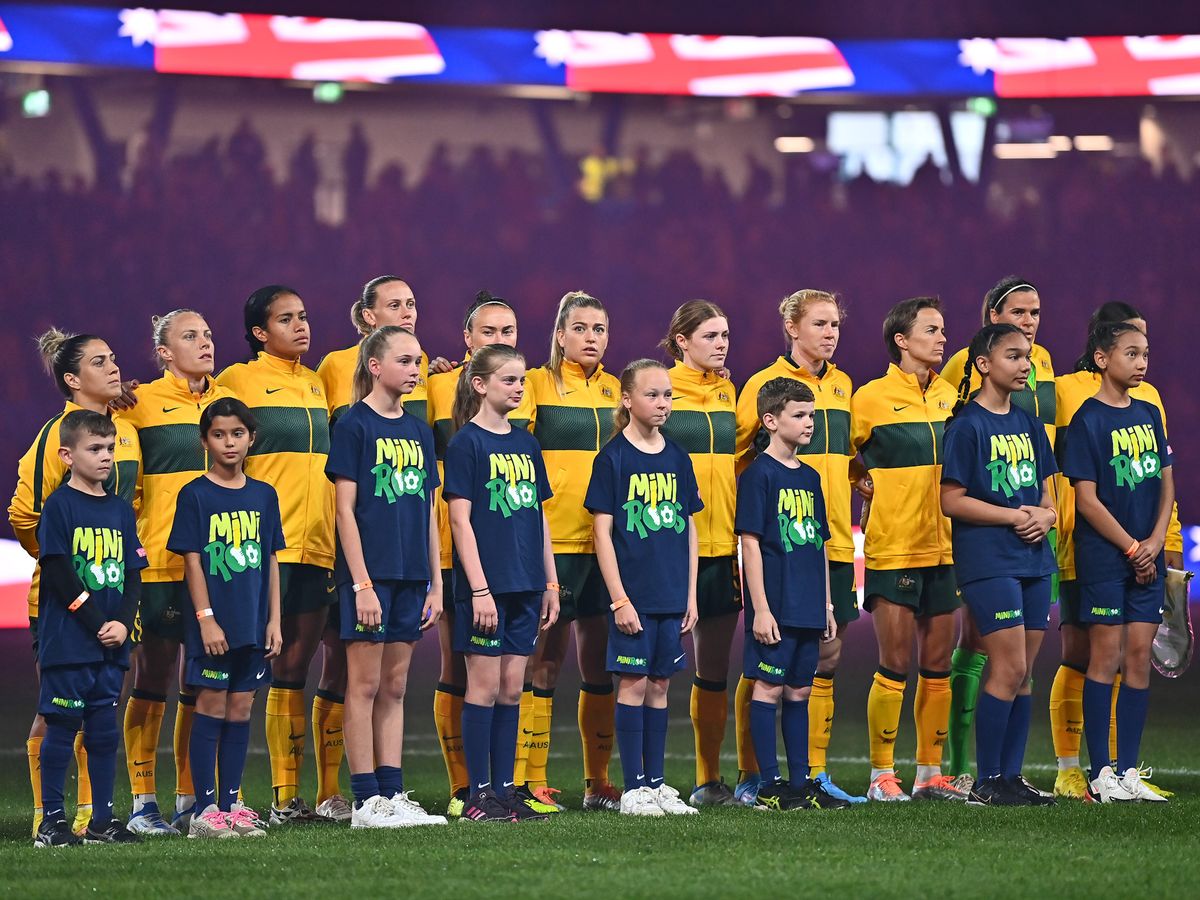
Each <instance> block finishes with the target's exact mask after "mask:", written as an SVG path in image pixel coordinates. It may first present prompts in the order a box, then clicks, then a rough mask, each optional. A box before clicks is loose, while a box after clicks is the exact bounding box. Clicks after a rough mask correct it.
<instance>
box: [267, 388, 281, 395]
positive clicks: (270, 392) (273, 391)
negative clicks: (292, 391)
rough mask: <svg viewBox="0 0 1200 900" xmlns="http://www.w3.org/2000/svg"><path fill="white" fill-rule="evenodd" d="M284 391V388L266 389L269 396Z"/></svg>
mask: <svg viewBox="0 0 1200 900" xmlns="http://www.w3.org/2000/svg"><path fill="white" fill-rule="evenodd" d="M282 390H283V388H267V389H266V391H267V393H268V394H276V393H278V392H279V391H282Z"/></svg>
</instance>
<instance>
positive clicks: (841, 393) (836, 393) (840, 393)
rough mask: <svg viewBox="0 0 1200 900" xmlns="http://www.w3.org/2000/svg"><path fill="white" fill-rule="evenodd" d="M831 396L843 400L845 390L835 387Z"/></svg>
mask: <svg viewBox="0 0 1200 900" xmlns="http://www.w3.org/2000/svg"><path fill="white" fill-rule="evenodd" d="M833 396H835V397H837V398H838V399H839V400H845V399H846V392H845V391H843V390H842V389H841V388H840V387H835V388H834V389H833Z"/></svg>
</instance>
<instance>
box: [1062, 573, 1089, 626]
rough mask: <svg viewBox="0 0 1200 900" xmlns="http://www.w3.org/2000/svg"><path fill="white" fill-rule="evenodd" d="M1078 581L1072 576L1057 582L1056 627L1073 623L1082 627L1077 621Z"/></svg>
mask: <svg viewBox="0 0 1200 900" xmlns="http://www.w3.org/2000/svg"><path fill="white" fill-rule="evenodd" d="M1079 594H1080V591H1079V582H1078V581H1076V580H1075V579H1074V578H1072V579H1071V580H1070V581H1060V582H1059V583H1058V627H1059V628H1062V627H1063V626H1064V625H1074V626H1075V627H1076V628H1083V627H1084V624H1083V623H1082V622H1080V621H1079Z"/></svg>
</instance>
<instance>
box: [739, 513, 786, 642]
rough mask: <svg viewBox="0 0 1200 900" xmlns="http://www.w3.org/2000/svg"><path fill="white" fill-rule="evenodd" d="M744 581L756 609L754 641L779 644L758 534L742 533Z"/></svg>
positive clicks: (751, 602) (777, 629) (776, 624)
mask: <svg viewBox="0 0 1200 900" xmlns="http://www.w3.org/2000/svg"><path fill="white" fill-rule="evenodd" d="M742 580H743V581H744V582H745V584H746V590H747V591H748V592H749V594H750V604H751V606H752V608H753V609H754V639H755V640H756V641H758V642H759V643H762V644H778V643H779V625H778V623H777V622H776V621H775V616H774V615H773V614H772V613H771V607H770V605H769V604H768V603H767V589H766V586H765V584H764V582H763V563H762V546H761V545H760V543H759V539H758V535H757V534H750V533H749V532H745V531H744V532H742Z"/></svg>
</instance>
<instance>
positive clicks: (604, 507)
mask: <svg viewBox="0 0 1200 900" xmlns="http://www.w3.org/2000/svg"><path fill="white" fill-rule="evenodd" d="M616 456H617V454H616V453H615V452H613V451H612V450H608V449H607V448H606V449H604V450H602V451H600V453H599V454H598V455H597V456H596V460H595V462H593V463H592V479H591V481H589V482H588V489H587V495H586V496H585V497H584V500H583V506H584V509H586V510H588V511H589V512H592V513H607V514H608V515H615V514H616V510H617V502H616V497H615V496H614V494H615V493H616V487H615V485H616V483H617V472H616V468H617V465H616Z"/></svg>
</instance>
